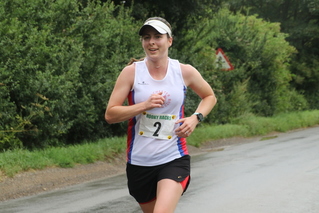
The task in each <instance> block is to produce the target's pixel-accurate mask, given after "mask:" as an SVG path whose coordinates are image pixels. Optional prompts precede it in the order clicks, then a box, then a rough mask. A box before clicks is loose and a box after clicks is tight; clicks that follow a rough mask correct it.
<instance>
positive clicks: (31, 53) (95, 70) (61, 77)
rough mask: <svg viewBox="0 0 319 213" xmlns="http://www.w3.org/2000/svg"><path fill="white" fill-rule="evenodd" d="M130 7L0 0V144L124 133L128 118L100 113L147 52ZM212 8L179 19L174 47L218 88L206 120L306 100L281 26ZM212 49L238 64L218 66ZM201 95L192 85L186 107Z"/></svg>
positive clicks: (72, 0) (273, 110)
mask: <svg viewBox="0 0 319 213" xmlns="http://www.w3.org/2000/svg"><path fill="white" fill-rule="evenodd" d="M81 2H82V3H81ZM131 12H132V11H131V9H130V8H124V7H122V6H115V5H114V4H113V3H112V2H111V1H107V2H104V3H102V2H100V1H95V0H91V1H76V0H57V1H43V0H34V1H24V0H3V1H1V2H0V37H1V40H0V55H1V58H0V99H1V102H0V110H1V111H0V124H1V126H0V150H6V149H10V148H16V147H26V148H31V149H32V148H43V147H49V146H64V145H68V144H74V143H81V142H83V141H95V140H97V139H100V138H105V137H109V136H116V135H123V134H125V123H121V124H114V125H108V124H107V123H106V122H105V121H104V111H105V107H106V104H107V100H108V98H109V96H110V93H111V92H112V89H113V86H114V83H115V80H116V78H117V76H118V74H119V72H120V71H121V70H122V68H123V67H124V66H125V64H127V62H128V61H129V59H130V58H132V57H137V58H138V57H142V56H143V50H142V47H141V44H140V41H139V37H138V34H137V32H138V28H139V26H140V25H141V23H142V21H137V20H134V19H133V18H132V16H131ZM211 15H212V16H211V17H205V18H199V19H198V20H197V21H195V22H196V23H200V24H196V23H195V24H194V20H193V19H192V20H185V21H189V24H188V26H194V27H189V28H187V29H185V31H180V32H178V33H177V34H178V36H177V37H176V38H175V40H174V45H173V47H172V49H171V52H170V57H172V58H176V59H179V60H180V61H181V62H184V63H190V64H192V65H194V66H195V67H196V68H197V69H198V70H199V71H200V72H201V73H202V75H203V76H204V77H205V79H207V81H208V82H209V83H210V84H211V85H212V87H213V89H214V90H215V92H216V95H217V98H218V104H217V105H216V108H215V109H214V110H213V113H211V114H210V115H209V116H208V118H207V119H206V120H205V122H208V123H217V124H219V123H228V122H231V121H232V119H234V118H236V117H238V116H240V115H242V114H246V113H254V114H257V115H261V116H269V115H273V114H277V113H281V112H287V111H294V110H302V109H306V108H307V102H306V101H305V100H304V98H303V96H301V95H299V94H297V93H296V92H295V91H294V90H293V89H291V88H290V87H289V81H290V80H291V74H290V71H289V64H290V57H291V55H292V54H293V53H294V52H295V49H294V48H293V47H292V46H290V45H289V44H288V43H287V42H286V40H285V38H286V35H285V34H283V33H281V32H280V28H279V24H277V23H269V22H267V21H264V20H262V19H257V18H256V17H255V16H243V15H238V14H232V13H230V12H229V11H228V10H226V9H222V10H220V12H218V13H216V14H213V13H212V14H211ZM169 21H170V20H169ZM174 25H176V23H174ZM218 47H221V48H223V50H224V51H225V52H226V54H227V55H228V57H229V58H230V60H231V62H232V63H233V65H234V66H235V70H233V71H228V72H225V71H221V70H220V69H218V67H216V63H215V62H214V61H215V49H216V48H218ZM198 102H199V99H198V97H197V96H196V95H195V94H193V93H192V92H189V94H188V98H187V102H186V115H190V114H191V113H193V112H194V110H195V109H196V106H197V104H198Z"/></svg>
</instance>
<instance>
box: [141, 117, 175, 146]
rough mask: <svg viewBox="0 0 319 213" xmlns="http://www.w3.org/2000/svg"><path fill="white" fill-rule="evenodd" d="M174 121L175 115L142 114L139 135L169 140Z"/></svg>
mask: <svg viewBox="0 0 319 213" xmlns="http://www.w3.org/2000/svg"><path fill="white" fill-rule="evenodd" d="M175 121H176V115H163V114H159V115H157V114H150V113H147V112H143V113H142V114H141V120H140V126H139V135H142V136H145V137H150V138H156V139H168V140H169V139H171V138H172V136H173V134H174V132H173V131H174V125H175Z"/></svg>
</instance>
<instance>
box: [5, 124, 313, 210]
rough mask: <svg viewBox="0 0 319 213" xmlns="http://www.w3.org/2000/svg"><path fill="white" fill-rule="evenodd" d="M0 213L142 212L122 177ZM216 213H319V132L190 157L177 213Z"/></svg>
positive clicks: (9, 204) (16, 203)
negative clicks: (189, 176)
mask: <svg viewBox="0 0 319 213" xmlns="http://www.w3.org/2000/svg"><path fill="white" fill-rule="evenodd" d="M0 193H1V192H0ZM0 212H1V213H19V212H23V213H40V212H41V213H43V212H45V213H73V212H74V213H75V212H76V213H102V212H103V213H104V212H106V213H140V212H141V211H140V210H139V207H138V205H137V204H136V203H135V201H134V199H133V198H132V197H130V196H129V195H128V191H127V188H126V177H125V176H124V175H120V176H116V177H113V178H108V179H105V180H100V181H94V182H90V183H85V184H79V185H76V186H72V187H68V188H66V189H61V190H57V191H53V192H47V193H43V194H40V195H36V196H31V197H25V198H20V199H16V200H9V201H6V202H1V203H0ZM215 212H216V213H318V212H319V127H314V128H308V129H305V130H300V131H295V132H291V133H285V134H279V135H278V137H277V138H273V139H269V140H263V141H255V142H251V143H245V144H240V145H233V146H228V147H224V149H221V151H218V152H216V151H211V152H207V153H205V154H201V155H198V156H194V157H192V181H191V184H190V186H189V188H188V191H187V192H186V193H185V195H184V196H183V197H182V198H181V200H180V202H179V204H178V207H177V209H176V213H215Z"/></svg>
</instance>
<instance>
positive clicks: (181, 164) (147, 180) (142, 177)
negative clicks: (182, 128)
mask: <svg viewBox="0 0 319 213" xmlns="http://www.w3.org/2000/svg"><path fill="white" fill-rule="evenodd" d="M126 175H127V180H128V181H127V184H128V189H129V192H130V195H132V196H133V197H134V198H135V200H136V201H137V202H138V203H140V204H142V203H148V202H150V201H152V200H154V199H155V198H156V190H157V182H158V181H160V180H162V179H171V180H175V181H177V182H182V181H183V180H185V178H187V177H189V176H190V156H189V155H186V156H183V157H181V158H178V159H175V160H173V161H171V162H168V163H165V164H162V165H159V166H135V165H132V164H129V163H127V166H126ZM189 181H190V178H189V179H188V183H187V184H186V187H185V188H184V192H185V191H186V189H187V187H188V184H189Z"/></svg>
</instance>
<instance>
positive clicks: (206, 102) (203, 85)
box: [176, 64, 217, 137]
mask: <svg viewBox="0 0 319 213" xmlns="http://www.w3.org/2000/svg"><path fill="white" fill-rule="evenodd" d="M181 69H182V73H183V78H184V82H185V84H186V86H188V87H190V88H191V89H192V90H193V91H194V92H195V93H196V94H197V95H198V96H199V97H200V98H201V101H200V103H199V104H198V107H197V109H196V111H195V112H200V113H202V114H203V116H204V117H205V116H207V115H208V114H209V113H210V111H211V110H212V109H213V107H214V106H215V104H216V102H217V99H216V97H215V94H214V91H213V89H212V88H211V86H210V85H209V84H208V83H207V82H206V81H205V80H204V79H203V77H202V76H201V74H200V73H199V72H198V71H197V70H196V69H195V68H194V67H193V66H191V65H184V64H181ZM198 122H199V121H198V119H197V117H196V115H191V116H190V117H186V118H183V119H180V120H178V121H177V123H183V124H182V125H181V126H180V127H179V128H178V129H176V134H177V135H178V136H180V137H185V135H186V137H187V136H188V135H189V134H185V133H186V132H188V133H191V132H193V131H194V129H195V127H196V125H197V124H198Z"/></svg>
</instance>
